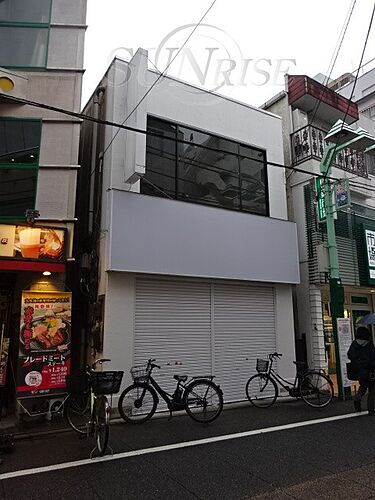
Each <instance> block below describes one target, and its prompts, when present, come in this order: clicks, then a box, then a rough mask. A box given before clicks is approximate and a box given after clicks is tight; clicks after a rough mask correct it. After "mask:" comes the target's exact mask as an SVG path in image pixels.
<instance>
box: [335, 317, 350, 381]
mask: <svg viewBox="0 0 375 500" xmlns="http://www.w3.org/2000/svg"><path fill="white" fill-rule="evenodd" d="M337 337H338V341H339V351H340V366H341V378H342V385H343V387H349V386H350V385H351V384H352V382H351V381H350V380H349V379H348V375H347V373H346V363H349V359H348V356H347V352H348V350H349V347H350V345H351V343H352V329H351V322H350V319H349V318H337Z"/></svg>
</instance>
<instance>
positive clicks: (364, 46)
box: [324, 2, 375, 179]
mask: <svg viewBox="0 0 375 500" xmlns="http://www.w3.org/2000/svg"><path fill="white" fill-rule="evenodd" d="M374 15H375V2H374V5H373V8H372V14H371V18H370V23H369V26H368V29H367V33H366V38H365V43H364V44H363V49H362V54H361V59H360V61H359V65H358V70H357V73H356V75H355V78H354V82H353V87H352V90H351V92H350V97H349V101H348V105H347V107H346V111H345V115H344V119H343V121H342V122H343V123H342V125H341V129H340V131H341V130H342V129H343V127H344V124H345V120H346V117H347V116H348V112H349V107H350V104H351V101H352V98H353V95H354V91H355V87H356V85H357V81H358V77H359V71H360V68H361V65H362V62H363V58H364V56H365V52H366V48H367V43H368V39H369V36H370V32H371V28H372V23H373V21H374ZM337 147H338V144H335V147H334V150H333V156H335V154H336V150H337ZM327 173H328V170H327V172H326V174H327ZM326 174H325V175H324V179H325V178H327V175H326Z"/></svg>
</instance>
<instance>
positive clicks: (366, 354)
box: [348, 326, 375, 415]
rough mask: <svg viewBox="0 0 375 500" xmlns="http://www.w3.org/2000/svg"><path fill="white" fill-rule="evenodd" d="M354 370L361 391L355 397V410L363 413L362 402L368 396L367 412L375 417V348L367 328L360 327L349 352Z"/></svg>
mask: <svg viewBox="0 0 375 500" xmlns="http://www.w3.org/2000/svg"><path fill="white" fill-rule="evenodd" d="M348 358H349V359H350V361H351V363H352V365H353V369H354V370H355V373H356V374H357V376H358V381H359V389H358V391H357V394H356V395H355V397H354V408H355V410H356V411H361V400H362V398H363V396H364V395H365V394H366V391H367V390H368V395H367V410H368V414H369V415H375V379H374V375H375V346H374V344H373V343H372V338H371V334H370V332H369V330H368V328H366V327H365V326H359V327H358V328H357V331H356V333H355V340H353V342H352V344H351V346H350V348H349V351H348Z"/></svg>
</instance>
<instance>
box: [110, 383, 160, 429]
mask: <svg viewBox="0 0 375 500" xmlns="http://www.w3.org/2000/svg"><path fill="white" fill-rule="evenodd" d="M157 405H158V396H157V394H156V392H155V391H154V389H153V388H152V387H150V386H149V385H148V384H143V383H137V382H135V383H134V384H133V385H130V386H129V387H127V388H126V389H125V390H124V391H123V392H122V394H121V396H120V399H119V402H118V410H119V413H120V415H121V417H122V418H123V419H124V420H125V422H129V423H130V424H142V423H143V422H146V421H147V420H149V419H150V418H151V417H152V416H153V414H154V413H155V411H156V407H157Z"/></svg>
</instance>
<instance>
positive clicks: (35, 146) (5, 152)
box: [0, 119, 41, 165]
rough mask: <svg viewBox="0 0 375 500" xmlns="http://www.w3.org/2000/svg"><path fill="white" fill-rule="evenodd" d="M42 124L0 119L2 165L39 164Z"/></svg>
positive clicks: (0, 155) (0, 159) (0, 157)
mask: <svg viewBox="0 0 375 500" xmlns="http://www.w3.org/2000/svg"><path fill="white" fill-rule="evenodd" d="M40 134H41V123H40V122H39V121H23V120H1V119H0V163H27V164H36V165H37V164H38V160H39V144H40Z"/></svg>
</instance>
